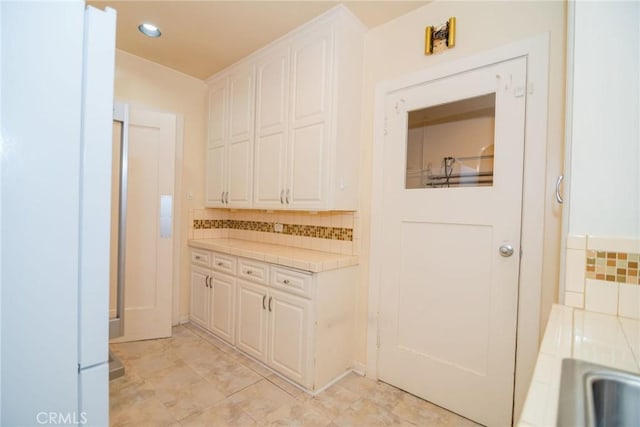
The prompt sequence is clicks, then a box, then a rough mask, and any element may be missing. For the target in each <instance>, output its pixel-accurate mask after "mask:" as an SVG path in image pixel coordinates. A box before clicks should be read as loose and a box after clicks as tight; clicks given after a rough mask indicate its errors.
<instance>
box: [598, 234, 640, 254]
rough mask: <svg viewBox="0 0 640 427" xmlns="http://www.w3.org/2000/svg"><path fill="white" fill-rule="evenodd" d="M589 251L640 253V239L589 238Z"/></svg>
mask: <svg viewBox="0 0 640 427" xmlns="http://www.w3.org/2000/svg"><path fill="white" fill-rule="evenodd" d="M587 249H594V250H597V251H607V252H629V253H636V254H637V253H640V240H639V239H626V238H622V237H599V236H589V238H588V239H587Z"/></svg>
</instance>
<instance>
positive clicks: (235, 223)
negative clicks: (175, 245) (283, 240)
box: [193, 219, 353, 241]
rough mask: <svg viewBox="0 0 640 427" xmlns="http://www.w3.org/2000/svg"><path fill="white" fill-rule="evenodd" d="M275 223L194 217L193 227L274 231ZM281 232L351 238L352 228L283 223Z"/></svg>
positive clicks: (325, 237)
mask: <svg viewBox="0 0 640 427" xmlns="http://www.w3.org/2000/svg"><path fill="white" fill-rule="evenodd" d="M274 225H275V223H273V222H263V221H240V220H233V219H194V220H193V228H194V229H196V230H199V229H223V228H228V229H232V230H247V231H261V232H263V233H276V231H275V229H274ZM282 234H287V235H291V236H303V237H315V238H319V239H331V240H347V241H352V240H353V229H351V228H342V227H323V226H319V225H301V224H283V229H282Z"/></svg>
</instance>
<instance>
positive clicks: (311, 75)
mask: <svg viewBox="0 0 640 427" xmlns="http://www.w3.org/2000/svg"><path fill="white" fill-rule="evenodd" d="M332 52H333V27H332V26H326V27H323V28H321V29H318V30H315V31H313V32H310V33H309V34H306V35H305V36H303V37H300V38H298V39H297V40H296V41H295V42H294V43H293V45H292V48H291V102H292V105H291V108H290V111H291V115H290V126H289V141H290V142H289V153H288V154H287V160H288V177H287V178H288V183H287V188H286V194H285V197H286V199H287V200H288V204H289V205H290V206H291V207H293V208H300V209H305V208H306V209H321V208H322V207H323V204H324V203H325V201H326V191H327V183H325V182H324V180H325V176H326V175H325V173H326V169H327V167H328V159H327V155H328V154H327V153H328V149H327V146H328V143H329V123H330V115H329V111H330V105H331V102H332V99H331V94H332V84H333V82H332V79H333V73H332V70H333V59H332V58H333V54H332Z"/></svg>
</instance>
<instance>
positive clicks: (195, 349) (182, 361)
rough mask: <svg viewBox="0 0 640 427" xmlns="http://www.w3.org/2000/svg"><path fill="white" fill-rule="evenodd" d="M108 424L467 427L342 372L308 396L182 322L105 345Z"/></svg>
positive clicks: (443, 412) (434, 409) (395, 391)
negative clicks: (113, 367) (113, 365)
mask: <svg viewBox="0 0 640 427" xmlns="http://www.w3.org/2000/svg"><path fill="white" fill-rule="evenodd" d="M111 350H112V351H113V352H114V353H115V354H116V356H117V357H118V358H120V360H121V361H122V363H123V364H124V366H125V376H124V377H121V378H118V379H116V380H113V381H111V382H110V406H111V410H110V416H111V426H154V427H155V426H198V427H201V426H300V427H307V426H308V427H316V426H318V427H324V426H331V427H335V426H340V427H347V426H363V427H375V426H474V425H475V424H474V423H473V422H471V421H469V420H467V419H465V418H462V417H460V416H458V415H455V414H453V413H451V412H449V411H446V410H444V409H442V408H440V407H438V406H435V405H432V404H430V403H428V402H426V401H424V400H421V399H418V398H417V397H414V396H412V395H411V394H408V393H405V392H403V391H401V390H399V389H397V388H395V387H392V386H390V385H388V384H385V383H382V382H376V381H373V380H370V379H367V378H364V377H361V376H359V375H356V374H353V373H352V374H349V375H347V376H346V377H344V378H343V379H342V380H340V381H339V382H338V383H336V384H334V385H333V386H332V387H330V388H329V389H327V390H326V391H324V392H322V393H320V394H319V395H317V396H315V397H312V396H310V395H308V394H306V393H304V392H302V391H301V390H299V389H298V388H296V387H294V386H292V385H291V384H289V383H287V382H286V381H284V380H282V379H281V378H280V377H278V376H276V375H275V374H272V373H271V372H270V371H269V370H267V369H265V368H264V367H262V366H261V365H259V364H257V363H255V362H254V361H252V360H250V359H249V358H247V357H245V356H244V355H242V354H241V353H239V352H237V351H235V350H234V349H233V348H231V347H229V346H227V345H225V344H223V343H222V342H220V341H218V340H217V339H215V338H214V337H213V336H211V335H209V334H207V333H205V332H203V331H202V330H200V329H198V328H196V327H194V326H191V325H189V324H187V325H183V326H178V327H175V328H174V329H173V336H172V337H171V338H167V339H159V340H149V341H138V342H131V343H123V344H112V345H111Z"/></svg>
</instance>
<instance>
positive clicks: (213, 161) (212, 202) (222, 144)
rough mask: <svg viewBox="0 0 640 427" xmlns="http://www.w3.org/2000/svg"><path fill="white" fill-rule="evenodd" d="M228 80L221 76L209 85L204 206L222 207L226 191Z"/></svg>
mask: <svg viewBox="0 0 640 427" xmlns="http://www.w3.org/2000/svg"><path fill="white" fill-rule="evenodd" d="M228 94H229V81H228V79H227V78H226V77H225V78H222V79H220V80H218V81H216V82H215V83H213V84H212V85H211V86H210V87H209V130H208V136H207V139H208V143H207V151H206V163H205V176H206V186H205V187H206V194H205V206H207V207H224V205H225V204H224V197H223V196H224V192H225V191H226V173H227V172H226V164H227V162H226V156H227V122H228V116H229V114H228V111H229V98H228Z"/></svg>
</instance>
